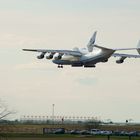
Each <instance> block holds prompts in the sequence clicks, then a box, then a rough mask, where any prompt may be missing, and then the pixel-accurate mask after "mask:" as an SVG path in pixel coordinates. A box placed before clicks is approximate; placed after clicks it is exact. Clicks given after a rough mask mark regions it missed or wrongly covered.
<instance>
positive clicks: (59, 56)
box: [54, 53, 62, 60]
mask: <svg viewBox="0 0 140 140" xmlns="http://www.w3.org/2000/svg"><path fill="white" fill-rule="evenodd" d="M61 58H62V54H59V53H56V54H55V55H54V59H55V60H60V59H61Z"/></svg>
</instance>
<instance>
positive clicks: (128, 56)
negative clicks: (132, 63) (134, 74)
mask: <svg viewBox="0 0 140 140" xmlns="http://www.w3.org/2000/svg"><path fill="white" fill-rule="evenodd" d="M112 56H114V57H124V58H140V55H133V54H120V53H114V54H112Z"/></svg>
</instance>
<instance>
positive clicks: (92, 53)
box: [23, 31, 140, 68]
mask: <svg viewBox="0 0 140 140" xmlns="http://www.w3.org/2000/svg"><path fill="white" fill-rule="evenodd" d="M96 34H97V31H95V32H94V34H93V35H92V37H91V39H90V41H89V42H88V44H87V47H86V48H77V47H76V48H73V50H49V49H23V51H33V52H39V53H40V55H39V56H37V58H38V59H43V58H44V57H46V59H52V62H53V63H55V64H57V65H58V68H63V65H71V66H72V67H85V68H94V67H95V65H96V64H97V63H99V62H103V63H105V62H108V59H109V58H110V57H111V56H113V57H119V59H118V60H116V63H117V64H121V63H123V62H124V60H125V59H126V58H140V41H139V43H138V45H137V48H119V49H110V48H106V47H102V46H99V45H96V44H95V39H96ZM120 50H121V51H122V50H137V51H138V53H139V55H133V54H122V53H115V52H116V51H120Z"/></svg>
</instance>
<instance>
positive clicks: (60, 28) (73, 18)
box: [0, 0, 140, 122]
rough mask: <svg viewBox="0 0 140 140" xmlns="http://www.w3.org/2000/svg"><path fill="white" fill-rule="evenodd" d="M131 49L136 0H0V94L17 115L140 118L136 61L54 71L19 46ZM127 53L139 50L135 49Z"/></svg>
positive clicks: (138, 31) (136, 27) (138, 28)
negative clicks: (91, 42) (94, 36)
mask: <svg viewBox="0 0 140 140" xmlns="http://www.w3.org/2000/svg"><path fill="white" fill-rule="evenodd" d="M95 30H97V31H98V33H97V40H96V44H98V45H102V46H106V47H108V48H121V47H124V48H128V47H136V45H137V42H138V40H139V39H140V1H139V0H117V1H116V0H0V85H1V86H0V95H1V96H0V98H1V99H2V100H4V101H5V102H6V104H7V105H8V106H9V107H10V108H11V109H14V110H17V114H16V116H15V117H19V116H21V115H51V114H52V104H55V115H70V116H97V117H100V118H101V119H102V120H105V119H112V120H113V121H125V120H126V119H130V118H131V119H133V120H134V121H137V122H140V109H139V107H140V90H139V89H140V59H126V61H125V63H124V64H122V65H118V64H116V63H115V61H116V59H117V58H110V60H109V62H108V63H100V64H97V65H96V66H97V67H96V68H95V69H92V68H91V69H84V68H71V67H70V66H66V67H65V66H64V69H57V65H54V64H53V63H51V61H49V60H45V59H44V60H38V59H36V56H37V54H36V53H31V52H23V51H22V49H23V48H47V49H72V48H74V47H86V45H87V43H88V41H89V39H90V37H91V35H92V34H93V32H94V31H95ZM130 53H134V54H137V52H136V51H132V52H130Z"/></svg>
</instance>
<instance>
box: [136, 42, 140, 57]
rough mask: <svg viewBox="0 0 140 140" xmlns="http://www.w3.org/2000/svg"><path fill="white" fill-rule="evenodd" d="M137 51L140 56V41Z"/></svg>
mask: <svg viewBox="0 0 140 140" xmlns="http://www.w3.org/2000/svg"><path fill="white" fill-rule="evenodd" d="M137 51H138V53H139V54H140V40H139V42H138V45H137Z"/></svg>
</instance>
